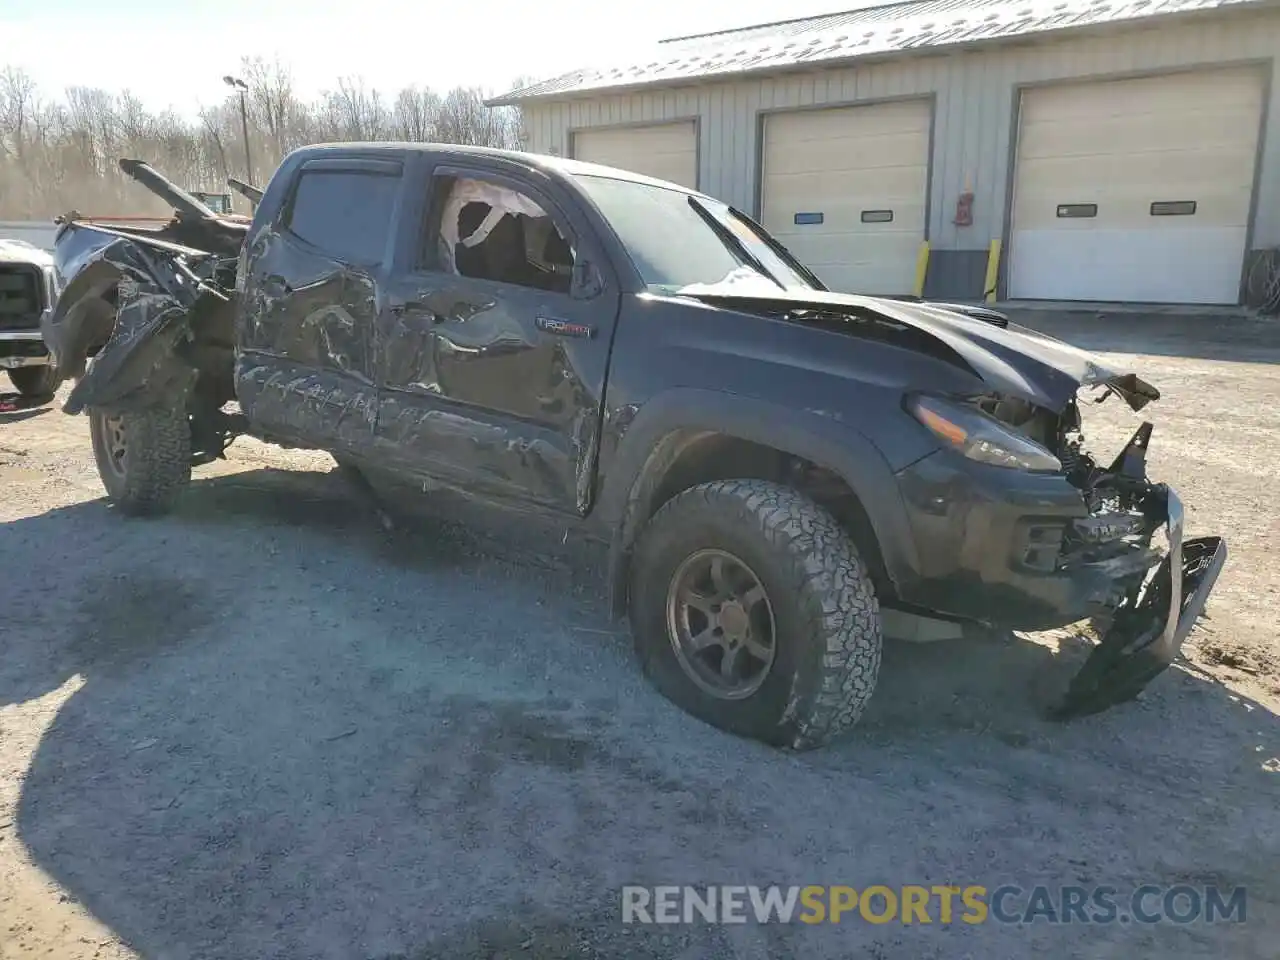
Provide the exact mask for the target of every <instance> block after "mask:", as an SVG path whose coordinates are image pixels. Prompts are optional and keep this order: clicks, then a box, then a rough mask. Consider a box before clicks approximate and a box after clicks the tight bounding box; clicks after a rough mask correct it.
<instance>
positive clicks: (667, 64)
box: [488, 0, 1275, 106]
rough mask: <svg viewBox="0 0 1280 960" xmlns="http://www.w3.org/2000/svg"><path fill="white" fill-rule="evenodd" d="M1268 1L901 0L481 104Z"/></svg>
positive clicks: (662, 54)
mask: <svg viewBox="0 0 1280 960" xmlns="http://www.w3.org/2000/svg"><path fill="white" fill-rule="evenodd" d="M1274 5H1275V0H905V2H900V3H891V4H886V5H883V6H875V7H866V8H863V9H861V10H850V11H848V12H846V13H832V14H826V15H824V16H819V17H807V18H805V19H801V20H787V21H783V22H781V23H766V24H761V25H759V26H752V27H743V28H741V29H736V30H723V31H719V32H716V33H704V34H698V35H695V36H689V37H677V38H674V39H671V40H664V41H662V42H661V43H659V44H657V45H656V46H655V47H654V48H653V50H652V51H651V53H650V54H649V55H648V56H647V57H645V58H642V59H635V60H633V61H632V62H630V63H625V64H621V65H618V66H612V67H602V68H596V67H589V68H584V69H580V70H575V71H573V72H572V73H566V74H563V75H561V76H559V77H555V78H553V79H550V80H545V81H543V82H541V83H535V84H532V85H531V86H527V87H522V88H520V89H518V90H513V91H511V92H510V93H507V94H505V95H503V96H501V97H497V98H495V99H493V100H490V101H488V103H489V105H490V106H500V105H506V104H514V103H521V102H523V101H526V100H535V99H559V98H564V97H568V96H573V95H578V94H584V93H591V92H596V91H601V92H603V91H607V90H612V89H616V88H623V87H639V86H658V85H663V86H668V85H672V84H677V83H688V82H691V81H696V80H703V79H710V78H713V77H720V76H723V75H726V74H735V73H743V72H747V71H749V72H752V73H759V72H768V71H774V70H785V69H787V68H795V67H802V66H808V65H814V64H822V63H827V62H831V61H847V60H854V59H858V58H861V57H869V56H881V57H883V56H890V55H893V54H905V53H909V52H912V51H918V50H927V49H929V48H933V47H953V46H960V45H966V44H974V43H982V42H993V41H999V40H1010V39H1013V38H1015V37H1025V36H1028V35H1032V34H1040V33H1048V32H1051V31H1064V30H1077V29H1081V28H1084V27H1097V26H1102V25H1105V24H1112V23H1123V22H1126V21H1138V20H1146V19H1150V18H1153V17H1165V16H1173V15H1177V14H1192V13H1209V12H1213V11H1217V10H1224V9H1229V8H1238V7H1266V6H1274Z"/></svg>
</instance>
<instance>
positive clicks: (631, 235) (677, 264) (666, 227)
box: [577, 175, 815, 295]
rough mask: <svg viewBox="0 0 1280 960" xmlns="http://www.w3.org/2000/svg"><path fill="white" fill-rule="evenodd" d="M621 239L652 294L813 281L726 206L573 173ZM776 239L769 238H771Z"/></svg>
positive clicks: (771, 289)
mask: <svg viewBox="0 0 1280 960" xmlns="http://www.w3.org/2000/svg"><path fill="white" fill-rule="evenodd" d="M577 180H578V182H579V183H580V184H582V187H583V189H584V190H585V191H586V192H587V194H588V195H589V196H590V197H591V199H592V200H593V201H595V203H596V206H598V207H599V208H600V211H601V213H603V214H604V216H605V219H607V220H608V221H609V223H610V224H611V225H612V226H613V229H614V230H615V231H616V232H617V234H618V237H619V238H620V239H621V240H622V243H623V245H624V246H625V247H626V248H627V252H628V253H630V254H631V260H632V262H633V263H635V265H636V269H637V270H638V271H639V272H640V276H641V277H642V278H643V279H644V282H645V284H646V286H648V288H649V289H650V290H651V291H652V292H654V293H665V294H678V293H696V292H700V291H716V292H724V291H725V289H726V288H729V287H732V289H733V291H734V292H748V293H749V292H751V291H752V290H756V289H758V290H760V292H761V293H762V294H765V295H776V294H777V293H778V291H779V290H780V289H787V290H812V289H814V288H815V284H814V281H813V280H812V279H811V278H809V277H807V276H805V274H804V272H803V268H799V267H798V266H794V267H793V266H792V265H791V264H789V263H788V262H787V260H786V259H785V258H784V255H781V254H779V253H778V252H776V251H775V250H774V249H773V248H772V247H771V246H770V240H769V238H767V237H766V236H765V235H764V234H763V232H762V231H761V230H760V228H758V227H756V226H755V225H754V224H753V223H752V222H751V221H750V220H748V219H747V218H746V217H744V216H743V215H742V214H741V213H739V212H738V211H736V210H734V209H733V208H732V207H730V206H729V205H728V204H725V203H721V202H720V201H718V200H709V199H707V198H705V197H694V196H692V195H690V194H687V193H684V192H682V191H679V190H671V189H668V188H666V187H659V186H654V185H653V184H648V183H636V182H634V181H631V180H616V179H613V178H611V177H600V176H591V175H581V176H578V178H577ZM773 242H774V243H776V242H777V241H773Z"/></svg>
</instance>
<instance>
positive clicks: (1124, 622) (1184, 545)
mask: <svg viewBox="0 0 1280 960" xmlns="http://www.w3.org/2000/svg"><path fill="white" fill-rule="evenodd" d="M1157 494H1158V497H1159V498H1160V499H1163V501H1164V504H1165V517H1166V520H1165V531H1166V535H1167V536H1168V540H1169V550H1168V553H1167V554H1166V555H1165V556H1164V558H1163V559H1162V560H1161V561H1160V563H1159V565H1158V566H1157V567H1156V569H1155V573H1154V576H1153V577H1152V578H1151V579H1150V580H1149V581H1148V582H1146V583H1145V584H1144V589H1143V591H1142V593H1141V595H1140V596H1136V595H1135V596H1134V597H1133V598H1132V599H1126V600H1125V602H1124V604H1123V605H1122V606H1121V607H1120V608H1119V609H1118V610H1116V612H1115V617H1114V619H1113V620H1112V622H1111V626H1110V627H1109V628H1108V629H1107V631H1106V633H1104V634H1103V636H1102V639H1101V642H1100V643H1099V644H1098V646H1097V647H1095V648H1094V650H1093V652H1092V653H1091V654H1090V655H1089V658H1088V660H1086V661H1085V664H1084V666H1083V667H1081V668H1080V672H1079V673H1077V674H1076V675H1075V677H1073V678H1072V680H1071V684H1070V686H1069V687H1068V688H1067V692H1066V695H1065V696H1064V697H1063V700H1062V702H1061V703H1060V704H1058V705H1057V706H1056V707H1055V708H1054V710H1053V714H1054V716H1056V717H1057V718H1059V719H1068V718H1070V717H1078V716H1086V715H1088V714H1091V713H1098V712H1100V711H1102V710H1105V709H1107V708H1108V707H1110V706H1112V705H1114V704H1117V703H1123V702H1125V701H1126V700H1132V699H1133V698H1134V697H1136V696H1137V695H1138V694H1139V693H1141V692H1142V689H1143V687H1145V686H1146V685H1147V684H1148V683H1150V682H1151V681H1152V680H1153V679H1155V677H1156V676H1158V675H1159V674H1160V673H1161V672H1162V671H1163V670H1164V669H1165V668H1166V667H1168V666H1169V665H1170V664H1171V663H1173V661H1174V660H1175V659H1176V658H1177V656H1178V653H1179V652H1180V651H1181V650H1182V644H1183V642H1184V641H1185V640H1186V639H1187V636H1188V635H1189V634H1190V633H1191V628H1192V627H1194V626H1195V624H1196V620H1198V619H1199V618H1200V614H1201V613H1203V612H1204V607H1205V604H1206V603H1207V602H1208V600H1209V594H1210V593H1211V592H1212V590H1213V587H1214V584H1216V583H1217V582H1218V574H1220V573H1221V572H1222V568H1223V566H1224V565H1225V564H1226V562H1227V542H1226V540H1224V539H1222V537H1194V538H1191V539H1184V537H1183V512H1182V501H1181V500H1179V499H1178V495H1177V494H1176V493H1174V492H1173V491H1172V490H1170V489H1169V488H1168V487H1160V488H1157Z"/></svg>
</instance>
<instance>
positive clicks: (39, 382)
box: [9, 366, 62, 400]
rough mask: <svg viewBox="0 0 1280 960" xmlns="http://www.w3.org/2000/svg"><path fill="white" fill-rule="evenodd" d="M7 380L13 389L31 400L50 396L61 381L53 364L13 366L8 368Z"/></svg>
mask: <svg viewBox="0 0 1280 960" xmlns="http://www.w3.org/2000/svg"><path fill="white" fill-rule="evenodd" d="M9 380H10V381H11V382H12V383H13V389H15V390H17V391H18V393H20V394H22V396H24V397H26V398H28V399H31V400H38V399H46V398H48V397H52V396H53V395H54V394H55V393H56V392H57V390H58V384H60V383H61V382H62V378H61V377H59V376H58V371H57V368H56V367H53V366H43V367H14V368H13V369H11V370H9Z"/></svg>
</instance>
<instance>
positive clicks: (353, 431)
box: [236, 153, 404, 454]
mask: <svg viewBox="0 0 1280 960" xmlns="http://www.w3.org/2000/svg"><path fill="white" fill-rule="evenodd" d="M403 169H404V164H403V158H402V157H399V156H396V155H395V154H389V153H384V154H379V156H377V157H368V156H358V155H352V156H341V155H334V154H325V155H323V156H322V157H317V158H314V159H311V160H309V161H307V162H306V163H304V164H303V165H302V166H301V167H300V168H299V169H298V171H297V172H296V174H295V175H294V182H293V183H292V184H291V185H290V188H289V193H288V195H287V197H286V199H285V201H284V203H283V204H282V205H281V208H280V211H279V213H278V214H277V216H276V217H275V219H274V221H273V223H272V226H271V228H270V229H268V230H265V231H263V232H262V233H261V234H259V235H258V237H257V239H256V240H255V242H254V243H253V245H252V247H251V248H250V249H249V250H248V251H247V252H246V262H245V266H244V268H243V270H242V277H243V285H244V289H243V293H242V297H243V299H242V301H241V302H242V309H241V310H240V313H239V318H238V321H237V322H238V323H239V324H240V329H239V330H238V331H237V337H236V341H237V356H236V394H237V396H238V398H239V400H240V405H241V408H242V410H243V411H244V413H245V414H246V415H247V416H248V417H249V419H250V421H251V423H252V424H253V425H254V429H255V432H258V433H261V434H264V435H267V436H269V437H270V438H271V439H275V440H281V441H287V442H293V443H299V444H302V445H304V446H309V447H318V448H321V449H325V450H331V451H334V452H339V453H341V452H348V453H356V454H359V453H362V452H365V451H367V450H368V448H369V446H370V445H371V444H372V442H373V433H374V421H375V418H376V416H377V388H376V386H375V385H374V377H375V372H374V359H373V358H374V341H375V336H376V330H375V326H376V321H377V316H378V311H379V309H380V299H381V297H382V294H383V288H384V286H385V282H386V281H385V277H386V271H387V265H388V264H389V262H390V260H389V248H390V247H391V238H392V236H393V234H394V231H395V223H396V218H397V215H398V213H397V212H398V210H399V208H400V194H401V191H402V189H403V184H404V177H403Z"/></svg>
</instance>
